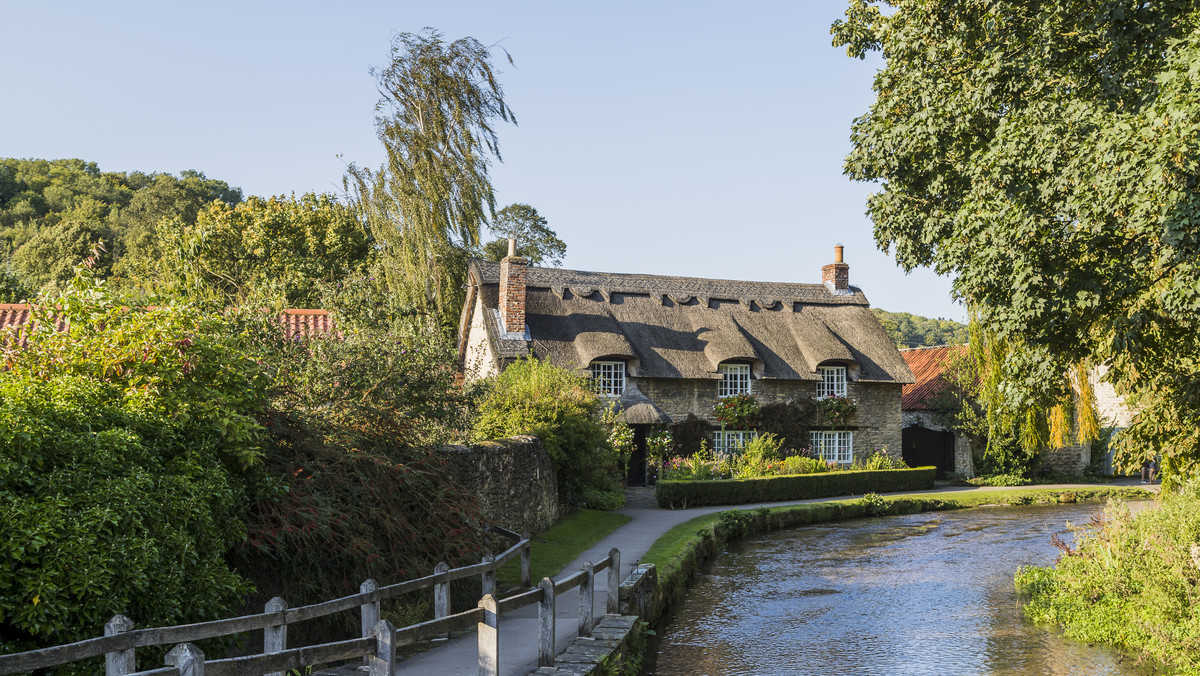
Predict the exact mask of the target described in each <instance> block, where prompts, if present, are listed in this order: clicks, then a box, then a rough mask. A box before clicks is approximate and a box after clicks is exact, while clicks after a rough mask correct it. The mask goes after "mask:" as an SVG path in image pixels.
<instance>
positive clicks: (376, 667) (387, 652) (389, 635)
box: [367, 620, 396, 676]
mask: <svg viewBox="0 0 1200 676" xmlns="http://www.w3.org/2000/svg"><path fill="white" fill-rule="evenodd" d="M371 636H372V637H373V638H374V639H375V653H374V654H372V655H367V672H368V674H370V676H395V673H396V628H395V627H393V626H392V623H391V622H388V621H387V620H380V621H378V622H376V623H375V626H374V627H372V628H371Z"/></svg>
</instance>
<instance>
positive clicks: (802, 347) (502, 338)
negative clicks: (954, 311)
mask: <svg viewBox="0 0 1200 676" xmlns="http://www.w3.org/2000/svg"><path fill="white" fill-rule="evenodd" d="M510 244H511V243H510ZM511 252H512V247H511V246H510V255H509V256H508V257H507V258H505V259H504V260H503V261H501V262H500V263H488V262H484V261H478V260H476V261H472V262H471V264H470V270H469V279H468V283H467V300H466V303H465V306H464V307H463V313H462V318H461V321H460V325H459V343H458V349H459V357H460V359H461V361H462V366H463V369H464V372H465V374H466V377H467V378H468V379H474V378H480V377H485V376H488V375H490V374H494V373H497V372H499V370H501V369H503V368H504V367H505V366H506V365H507V364H508V363H510V362H512V361H513V360H515V359H519V358H522V357H524V356H526V355H530V354H532V355H533V356H536V357H538V358H548V359H549V360H550V361H551V362H552V363H554V364H557V365H559V366H563V367H567V368H573V369H579V370H581V371H584V372H586V373H589V374H591V375H592V377H594V378H596V380H597V383H596V385H597V389H598V390H599V391H600V392H601V394H603V395H605V396H610V397H613V398H614V399H615V400H618V401H619V402H620V405H621V407H622V408H623V409H624V416H625V419H626V421H627V422H628V423H630V424H631V425H632V426H633V427H634V430H635V433H636V434H637V437H638V439H639V440H642V439H644V438H645V434H646V433H647V431H648V430H649V429H651V428H652V427H653V426H657V425H665V424H669V423H672V422H678V421H680V420H682V419H684V418H686V417H687V416H688V414H689V413H694V414H696V415H697V416H699V417H701V418H703V419H706V420H709V421H713V418H712V410H713V406H714V405H715V404H716V403H717V402H718V400H719V399H720V398H721V397H725V396H729V395H733V394H740V393H746V392H749V393H752V394H754V395H755V397H756V398H757V399H758V400H759V402H760V403H763V404H766V403H773V402H783V401H789V400H799V399H810V398H817V397H822V396H827V395H835V394H836V395H841V396H848V397H850V398H852V399H855V400H856V401H857V402H858V406H859V407H858V411H857V413H856V415H855V417H854V420H853V424H851V425H849V426H846V427H842V428H839V429H832V428H829V429H821V428H819V427H817V428H813V430H812V432H811V433H810V439H811V443H812V446H813V449H814V450H815V451H816V452H818V453H819V454H821V455H822V456H823V457H826V458H827V459H829V460H833V461H837V462H843V463H848V462H851V461H852V460H853V459H854V458H858V457H863V456H866V455H869V454H870V453H872V452H873V451H875V450H876V449H886V450H887V451H888V452H890V453H893V454H896V455H899V453H900V428H901V418H900V391H901V387H902V386H903V385H904V384H905V383H910V382H912V380H913V376H912V373H911V372H910V371H909V368H908V365H907V364H905V362H904V359H903V358H902V357H901V356H900V353H899V352H898V351H897V350H896V347H895V346H894V345H893V344H892V341H891V340H890V339H889V338H888V336H887V334H886V333H885V332H884V330H883V327H882V326H880V324H879V321H878V320H877V319H876V318H875V316H874V315H873V314H872V313H871V310H870V308H869V306H868V303H867V299H866V297H865V296H864V295H863V293H862V291H861V290H860V289H858V288H857V287H853V286H850V283H849V268H850V266H849V265H847V264H846V263H845V262H843V261H842V247H841V246H838V247H837V248H836V260H835V262H833V263H830V264H829V265H826V266H824V267H823V268H822V283H821V284H793V283H775V282H746V281H732V280H722V279H699V278H692V277H666V276H660V275H642V274H621V273H608V272H583V271H577V270H562V269H557V268H538V267H531V266H529V265H528V263H527V261H526V260H525V259H523V258H520V257H517V256H515V255H511ZM715 427H716V425H715V424H714V428H715ZM747 434H752V433H748V432H740V431H728V432H727V431H723V430H719V429H715V430H714V445H715V446H716V448H717V449H718V450H721V449H725V448H734V447H737V446H740V445H741V444H742V443H744V442H745V440H746V435H747Z"/></svg>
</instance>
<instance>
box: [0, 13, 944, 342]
mask: <svg viewBox="0 0 1200 676" xmlns="http://www.w3.org/2000/svg"><path fill="white" fill-rule="evenodd" d="M844 7H845V3H844V2H841V1H839V0H817V1H810V2H795V1H794V0H792V1H785V0H772V1H765V0H764V1H743V2H738V3H736V4H735V3H731V2H701V1H689V2H682V1H681V2H650V1H649V0H640V1H629V2H626V1H620V2H617V1H613V2H592V3H583V2H567V1H561V0H560V1H557V2H548V1H547V2H521V1H517V0H514V1H511V2H496V1H494V0H493V1H489V2H483V1H480V2H466V1H459V0H443V1H440V2H419V3H418V2H410V1H409V0H392V1H390V2H352V1H345V2H337V3H333V2H288V3H282V2H281V3H251V2H244V3H243V2H212V1H210V2H202V3H186V4H183V3H166V2H161V1H159V2H153V3H148V2H147V3H141V2H121V3H96V2H26V1H23V0H21V1H18V0H0V11H2V13H3V16H4V21H3V23H4V31H3V33H4V38H3V40H0V82H3V92H4V96H3V101H2V104H0V156H6V157H39V158H47V159H54V158H63V157H78V158H83V159H86V160H90V161H94V162H97V163H98V164H99V165H100V168H101V169H102V170H105V171H131V170H141V171H146V172H150V171H165V172H171V173H178V172H179V171H181V170H183V169H195V170H198V171H202V172H204V173H205V174H207V175H208V176H209V177H211V178H219V179H222V180H225V181H227V182H229V183H230V184H231V185H235V186H238V187H241V188H242V189H243V191H244V192H245V193H246V194H247V195H250V194H258V195H270V194H285V193H290V192H296V193H302V192H306V191H310V190H314V191H327V192H337V191H340V190H341V177H342V174H343V173H344V168H345V163H347V162H351V161H353V162H357V163H359V164H363V165H367V166H375V165H378V164H379V163H380V162H381V160H382V158H383V153H382V150H381V148H380V146H379V143H378V141H377V140H376V138H375V133H374V124H373V119H374V104H375V101H376V99H377V94H376V91H375V84H374V81H373V80H372V78H371V77H370V75H369V73H368V70H369V68H370V67H371V66H373V65H375V66H382V65H385V64H386V62H387V59H388V48H389V43H390V38H391V36H392V35H393V34H394V33H398V32H406V31H408V32H411V31H418V30H420V29H421V28H423V27H425V26H432V27H434V28H437V29H439V30H441V31H442V32H443V33H444V34H445V36H446V38H448V39H455V38H458V37H463V36H468V35H469V36H472V37H475V38H477V39H479V40H480V41H481V42H484V43H485V44H492V43H497V44H499V45H501V46H502V47H503V48H504V49H506V50H508V52H509V53H510V54H511V55H512V57H513V59H514V61H515V64H516V65H515V67H512V66H509V65H508V63H507V61H504V60H503V55H502V54H501V53H499V52H497V59H498V60H499V61H501V62H502V63H503V66H502V67H501V71H502V73H501V82H502V84H503V86H504V88H505V92H506V96H507V99H508V102H509V104H510V106H511V107H512V108H513V110H514V111H515V112H516V115H517V119H518V121H519V123H520V124H519V126H516V127H512V126H508V127H505V128H502V129H501V130H500V143H501V151H502V153H503V157H504V162H503V163H497V164H496V165H495V166H494V167H493V182H494V185H495V187H496V193H497V205H498V206H503V205H505V204H509V203H512V202H527V203H529V204H532V205H534V206H535V207H537V209H538V210H539V211H540V212H541V213H542V214H543V215H544V216H546V218H547V219H549V221H550V227H551V228H553V229H554V230H556V231H557V232H558V234H559V236H560V237H561V238H562V239H563V240H565V241H566V242H567V245H568V249H567V257H566V261H565V266H566V267H570V268H576V269H582V270H604V271H613V272H645V273H658V274H670V275H688V276H701V277H721V278H732V279H751V280H765V281H797V282H819V281H820V266H821V265H822V264H824V263H827V262H830V261H831V260H832V252H833V245H834V244H835V243H837V242H841V243H843V244H845V245H846V262H847V263H849V264H850V266H851V267H850V281H851V283H852V284H855V285H858V286H861V287H862V288H863V290H864V291H865V292H866V294H867V297H868V298H870V299H871V302H872V304H873V305H875V306H876V307H881V308H884V309H886V310H891V311H904V312H913V313H916V314H921V315H926V316H933V317H946V318H949V319H958V320H962V319H963V318H964V310H963V308H962V306H960V305H957V304H955V303H953V302H952V301H951V300H950V297H949V289H950V282H949V280H948V279H945V278H939V277H937V276H936V275H934V274H933V273H932V272H930V271H917V272H914V273H912V274H910V275H905V274H904V273H903V272H902V271H901V270H900V269H899V268H898V267H896V265H895V263H894V262H893V260H892V259H891V258H890V257H889V256H888V255H886V254H885V253H883V252H880V251H878V249H877V248H876V247H875V244H874V238H873V236H872V232H871V224H870V222H869V221H868V220H867V219H866V218H865V216H864V215H863V213H864V208H865V198H866V196H867V194H868V193H869V192H870V190H871V186H868V185H862V184H854V183H852V182H850V181H849V180H848V179H847V178H845V177H844V176H843V175H842V160H843V158H844V157H845V155H846V152H847V151H848V149H849V141H848V138H849V127H850V123H851V121H852V120H853V119H854V118H855V117H856V116H859V115H862V114H863V113H865V112H866V110H867V107H868V106H869V105H870V103H871V101H872V100H873V98H874V97H873V95H872V92H871V80H872V77H873V76H874V73H875V71H876V70H877V69H878V68H879V67H880V62H879V61H871V60H868V61H858V60H852V59H849V58H847V57H846V56H845V53H844V51H842V50H840V49H835V48H834V47H832V46H831V45H830V36H829V25H830V24H831V23H832V22H833V21H834V20H835V19H837V18H839V17H840V16H841V13H842V11H843V9H844Z"/></svg>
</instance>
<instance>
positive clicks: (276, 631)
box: [263, 596, 288, 676]
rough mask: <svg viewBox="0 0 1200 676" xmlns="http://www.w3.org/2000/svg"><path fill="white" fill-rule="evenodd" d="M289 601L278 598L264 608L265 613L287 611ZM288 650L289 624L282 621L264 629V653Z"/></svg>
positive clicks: (274, 673)
mask: <svg viewBox="0 0 1200 676" xmlns="http://www.w3.org/2000/svg"><path fill="white" fill-rule="evenodd" d="M287 607H288V605H287V601H284V600H283V599H281V598H279V597H278V596H276V597H275V598H273V599H271V600H270V601H267V605H266V606H265V607H263V612H266V613H278V612H282V611H284V610H287ZM284 650H287V622H285V621H284V620H282V619H281V620H280V621H279V624H273V625H271V626H269V627H264V628H263V653H264V654H270V653H281V652H283V651H284ZM266 676H283V672H282V671H272V672H270V673H268V674H266Z"/></svg>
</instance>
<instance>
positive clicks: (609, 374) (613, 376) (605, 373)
mask: <svg viewBox="0 0 1200 676" xmlns="http://www.w3.org/2000/svg"><path fill="white" fill-rule="evenodd" d="M592 380H593V382H594V383H595V385H596V394H599V395H600V396H602V397H619V396H621V395H622V394H624V393H625V362H623V361H594V362H592Z"/></svg>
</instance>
